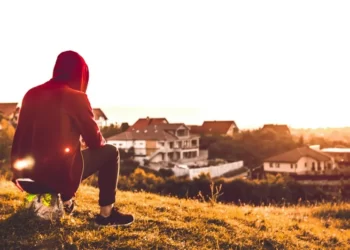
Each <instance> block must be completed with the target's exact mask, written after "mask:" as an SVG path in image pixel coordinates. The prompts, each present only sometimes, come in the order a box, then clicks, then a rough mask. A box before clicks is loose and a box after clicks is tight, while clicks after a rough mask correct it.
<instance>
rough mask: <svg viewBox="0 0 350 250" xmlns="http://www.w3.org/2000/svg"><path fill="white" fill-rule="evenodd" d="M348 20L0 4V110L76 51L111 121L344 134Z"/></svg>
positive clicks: (321, 10) (301, 7) (214, 10)
mask: <svg viewBox="0 0 350 250" xmlns="http://www.w3.org/2000/svg"><path fill="white" fill-rule="evenodd" d="M349 13H350V1H319V0H318V1H305V0H303V1H280V0H279V1H232V0H231V1H203V0H200V1H190V0H186V1H179V0H178V1H165V0H161V1H106V0H105V1H87V0H84V1H47V0H46V1H15V0H11V1H0V32H1V33H0V34H1V36H0V67H1V70H0V83H1V90H0V102H6V101H20V100H21V98H22V97H23V95H24V94H25V92H26V91H27V90H28V89H29V88H31V87H33V86H35V85H38V84H41V83H44V82H45V81H47V80H48V79H49V78H50V77H51V74H52V69H53V66H54V63H55V60H56V57H57V55H58V54H59V53H60V52H61V51H64V50H69V49H71V50H75V51H77V52H78V53H80V54H81V55H82V56H83V57H84V58H85V59H86V61H87V63H88V65H89V68H90V73H91V81H90V85H89V88H88V92H87V93H88V96H89V97H90V101H91V103H92V105H93V106H96V107H97V106H98V107H103V108H104V109H105V110H106V112H107V116H109V117H110V118H111V119H112V120H113V119H114V120H117V121H120V122H121V121H124V120H125V121H128V122H131V123H132V122H134V121H135V119H137V117H140V116H141V117H145V116H147V115H150V116H152V115H153V116H166V117H167V118H168V120H170V121H174V122H175V121H176V122H177V121H180V120H183V121H184V122H187V123H201V122H202V121H203V120H204V119H211V120H215V119H216V120H220V119H233V120H235V121H236V122H237V124H238V126H239V127H252V126H253V127H254V126H262V125H263V124H264V123H287V124H288V125H290V126H294V127H301V126H304V127H320V126H323V127H324V126H349V125H350V114H349V112H348V107H349V106H350V105H349V104H348V103H349V100H350V98H349V91H347V89H348V85H349V83H350V15H349ZM114 107H116V108H114ZM133 107H143V108H142V109H135V108H133ZM160 107H166V108H165V109H156V108H160ZM170 108H171V109H170ZM174 108H177V109H174ZM186 108H188V109H186ZM164 110H167V112H165V111H164Z"/></svg>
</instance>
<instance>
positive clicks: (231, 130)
mask: <svg viewBox="0 0 350 250" xmlns="http://www.w3.org/2000/svg"><path fill="white" fill-rule="evenodd" d="M234 134H235V125H233V124H232V125H231V126H230V128H229V129H228V130H227V133H226V135H228V136H233V135H234Z"/></svg>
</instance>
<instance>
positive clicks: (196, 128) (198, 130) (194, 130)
mask: <svg viewBox="0 0 350 250" xmlns="http://www.w3.org/2000/svg"><path fill="white" fill-rule="evenodd" d="M189 127H190V131H191V133H193V134H203V133H204V130H203V128H202V126H199V125H189Z"/></svg>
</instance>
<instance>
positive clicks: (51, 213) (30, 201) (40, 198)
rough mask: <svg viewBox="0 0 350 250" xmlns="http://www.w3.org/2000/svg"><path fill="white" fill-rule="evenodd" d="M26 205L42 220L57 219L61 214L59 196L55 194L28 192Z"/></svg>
mask: <svg viewBox="0 0 350 250" xmlns="http://www.w3.org/2000/svg"><path fill="white" fill-rule="evenodd" d="M26 202H27V204H26V207H27V208H29V209H30V210H32V211H33V212H34V214H35V215H36V216H37V217H39V218H41V219H44V220H59V219H60V218H61V217H62V216H63V214H64V211H63V205H62V201H61V198H60V197H59V195H57V194H50V193H46V194H38V195H37V194H28V195H27V201H26Z"/></svg>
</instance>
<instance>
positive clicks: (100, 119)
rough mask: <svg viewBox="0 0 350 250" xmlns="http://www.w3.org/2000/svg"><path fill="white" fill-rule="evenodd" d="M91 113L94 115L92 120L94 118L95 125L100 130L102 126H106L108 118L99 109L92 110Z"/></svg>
mask: <svg viewBox="0 0 350 250" xmlns="http://www.w3.org/2000/svg"><path fill="white" fill-rule="evenodd" d="M92 111H93V113H94V118H95V121H96V123H97V125H98V126H99V127H100V128H102V127H104V126H107V121H108V118H107V116H106V115H105V113H104V112H103V111H102V109H100V108H93V109H92Z"/></svg>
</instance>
